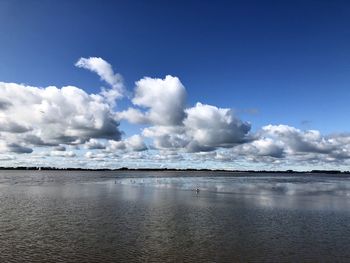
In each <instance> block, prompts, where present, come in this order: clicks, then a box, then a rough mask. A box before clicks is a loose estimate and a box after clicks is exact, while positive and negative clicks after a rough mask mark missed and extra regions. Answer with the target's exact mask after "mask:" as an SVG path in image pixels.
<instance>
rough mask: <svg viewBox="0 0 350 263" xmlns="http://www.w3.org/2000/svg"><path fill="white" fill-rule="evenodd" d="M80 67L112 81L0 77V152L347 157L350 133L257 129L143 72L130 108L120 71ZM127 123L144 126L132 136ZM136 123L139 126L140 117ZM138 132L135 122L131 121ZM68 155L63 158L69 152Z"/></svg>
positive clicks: (306, 161) (217, 162) (136, 162)
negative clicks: (55, 82)
mask: <svg viewBox="0 0 350 263" xmlns="http://www.w3.org/2000/svg"><path fill="white" fill-rule="evenodd" d="M75 65H76V66H77V67H79V68H83V69H86V70H88V71H91V72H93V73H96V74H97V75H98V76H99V77H100V79H101V81H103V82H104V83H105V84H106V85H107V87H102V88H101V90H100V92H99V93H97V94H89V93H87V92H86V91H85V89H83V88H79V87H74V86H65V87H61V88H59V87H55V86H49V87H44V88H43V87H33V86H29V85H25V84H19V83H6V82H0V94H1V96H0V159H1V160H5V161H6V162H7V163H8V164H9V165H16V164H17V165H18V164H21V163H24V164H25V162H24V161H23V160H24V158H23V157H21V156H26V159H28V160H31V161H33V160H34V161H35V162H36V163H37V164H40V165H45V164H46V165H52V164H53V166H61V165H64V164H65V163H67V164H69V165H71V166H74V165H75V166H91V165H92V166H93V167H110V168H114V167H121V166H133V167H163V166H167V167H178V168H185V167H193V166H198V168H229V169H244V168H252V167H253V168H254V167H258V166H259V167H265V168H266V167H267V168H271V169H274V168H282V169H283V168H285V167H294V166H298V165H299V166H305V165H307V166H310V167H317V168H319V167H320V166H321V167H327V168H329V167H334V168H338V167H339V166H341V165H343V166H345V165H347V164H349V160H350V134H332V135H322V134H321V133H320V132H319V131H317V130H300V129H297V128H295V127H291V126H288V125H283V124H277V125H271V124H269V125H266V126H263V127H261V128H260V129H257V131H256V132H252V131H251V126H252V124H251V123H249V122H247V121H244V120H241V119H240V118H239V116H237V115H236V114H235V112H236V111H233V110H232V109H229V108H221V107H219V106H215V105H210V104H206V103H203V102H197V103H196V104H195V105H192V106H191V105H189V104H188V101H187V91H186V88H185V86H184V84H183V83H182V82H181V81H180V79H179V78H178V77H175V76H171V75H167V76H165V77H164V78H151V77H143V78H141V79H140V80H138V81H136V82H135V87H134V89H133V96H132V97H131V99H130V101H129V105H130V106H129V107H128V108H126V109H119V105H117V100H121V99H125V100H128V99H129V98H126V97H125V96H124V94H125V93H126V88H125V85H124V82H123V78H122V76H121V75H120V74H119V73H115V72H114V71H113V68H112V66H111V65H110V64H109V63H108V62H107V61H105V60H103V59H102V58H99V57H90V58H80V59H79V60H78V61H77V62H76V64H75ZM120 123H121V124H123V123H129V124H128V125H141V129H140V130H139V133H138V134H134V135H132V136H126V135H125V134H124V133H123V131H122V128H121V127H122V125H120ZM137 127H140V126H137ZM135 131H137V130H136V129H135ZM67 158H69V160H70V161H69V162H67V161H63V160H68V159H67Z"/></svg>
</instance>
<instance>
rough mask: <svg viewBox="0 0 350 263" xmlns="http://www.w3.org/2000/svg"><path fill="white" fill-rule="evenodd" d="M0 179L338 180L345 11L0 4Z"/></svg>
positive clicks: (265, 5) (341, 6) (345, 155)
mask: <svg viewBox="0 0 350 263" xmlns="http://www.w3.org/2000/svg"><path fill="white" fill-rule="evenodd" d="M0 40H1V41H0V165H1V166H18V165H37V166H55V167H89V168H102V167H103V168H118V167H124V166H126V167H169V168H213V169H215V168H219V169H242V170H245V169H270V170H277V169H295V170H300V169H301V170H305V169H341V170H348V168H347V167H348V165H349V164H350V160H349V159H350V124H349V122H348V121H347V120H348V116H349V113H350V111H349V109H348V100H349V97H350V92H349V89H348V85H349V83H350V74H349V73H350V62H349V61H350V49H349V46H350V4H349V2H348V1H311V0H309V1H78V0H76V1H64V0H63V1H49V0H42V1H37V0H30V1H16V0H14V1H9V0H1V1H0Z"/></svg>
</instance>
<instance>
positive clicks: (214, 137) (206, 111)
mask: <svg viewBox="0 0 350 263" xmlns="http://www.w3.org/2000/svg"><path fill="white" fill-rule="evenodd" d="M186 113H187V117H186V119H185V120H184V125H185V127H186V133H187V134H188V135H189V136H190V137H191V139H192V140H193V141H195V142H196V143H197V144H198V145H201V146H204V147H210V148H211V147H232V146H234V145H236V144H241V143H243V142H246V141H247V140H248V138H247V134H248V132H249V131H250V124H249V123H247V122H242V121H241V120H239V119H238V118H236V117H235V116H234V115H233V112H232V111H231V110H230V109H225V108H218V107H215V106H211V105H206V104H202V103H197V104H196V106H194V107H192V108H189V109H186Z"/></svg>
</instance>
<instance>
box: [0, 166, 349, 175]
mask: <svg viewBox="0 0 350 263" xmlns="http://www.w3.org/2000/svg"><path fill="white" fill-rule="evenodd" d="M0 170H44V171H146V172H162V171H174V172H228V173H288V174H305V173H309V174H350V171H340V170H311V171H294V170H280V171H277V170H225V169H194V168H187V169H176V168H127V167H121V168H116V169H109V168H96V169H92V168H74V167H71V168H59V167H33V166H32V167H26V166H17V167H0Z"/></svg>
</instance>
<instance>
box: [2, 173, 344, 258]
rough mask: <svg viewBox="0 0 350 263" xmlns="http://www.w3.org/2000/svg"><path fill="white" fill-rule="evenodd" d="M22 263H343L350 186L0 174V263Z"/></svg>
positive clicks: (320, 179) (331, 181)
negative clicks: (197, 191)
mask: <svg viewBox="0 0 350 263" xmlns="http://www.w3.org/2000/svg"><path fill="white" fill-rule="evenodd" d="M214 175H215V176H214ZM195 188H199V189H200V192H199V193H198V194H197V193H196V192H195V191H193V189H195ZM28 261H30V262H43V261H45V262H256V261H259V262H261V261H266V262H283V261H287V262H316V261H317V262H350V179H349V178H340V177H327V176H309V175H303V176H286V175H276V174H274V175H271V176H269V175H261V176H252V175H250V176H249V174H248V175H247V174H242V175H240V176H235V177H232V174H231V176H230V174H227V173H215V174H213V173H203V172H202V173H193V172H192V173H184V172H167V173H160V172H157V173H142V172H137V173H136V172H118V173H116V172H47V171H41V172H39V171H34V172H33V171H1V172H0V262H28Z"/></svg>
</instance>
